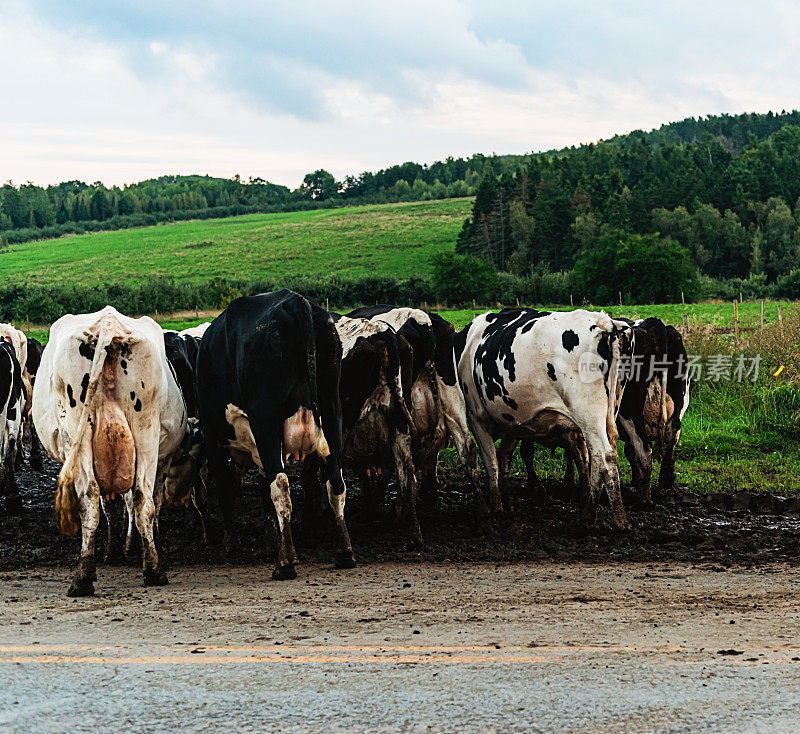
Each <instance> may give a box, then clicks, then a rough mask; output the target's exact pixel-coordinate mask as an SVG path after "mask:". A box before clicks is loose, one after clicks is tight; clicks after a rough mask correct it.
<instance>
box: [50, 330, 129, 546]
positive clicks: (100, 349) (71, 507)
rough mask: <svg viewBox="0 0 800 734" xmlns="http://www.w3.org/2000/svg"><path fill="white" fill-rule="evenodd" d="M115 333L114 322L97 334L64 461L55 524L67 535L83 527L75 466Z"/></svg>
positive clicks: (57, 497) (59, 480)
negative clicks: (77, 419) (84, 394)
mask: <svg viewBox="0 0 800 734" xmlns="http://www.w3.org/2000/svg"><path fill="white" fill-rule="evenodd" d="M114 336H115V329H114V328H113V327H112V326H111V325H106V324H104V325H103V327H102V328H101V330H100V335H99V336H98V337H97V344H96V346H95V350H94V357H93V358H92V367H91V369H90V370H89V383H88V385H87V387H86V400H85V402H84V404H83V410H82V411H81V417H80V419H79V421H78V429H77V431H76V432H75V436H74V440H73V442H72V446H71V447H70V450H69V453H68V454H67V458H66V460H65V461H64V466H62V467H61V471H60V472H59V475H58V486H57V487H56V502H55V523H56V526H57V527H58V529H59V531H60V532H61V533H62V534H63V535H74V534H75V533H77V532H78V530H80V511H79V506H78V494H77V492H76V491H75V465H76V463H77V461H78V456H79V454H80V449H81V444H83V442H84V437H85V435H86V430H87V428H88V427H89V419H90V417H91V415H92V410H93V407H94V397H95V394H96V393H97V386H98V383H99V381H100V374H101V372H102V370H103V365H104V364H105V361H106V358H107V356H108V352H107V349H106V348H107V347H108V346H109V345H110V344H111V341H112V339H113V338H114Z"/></svg>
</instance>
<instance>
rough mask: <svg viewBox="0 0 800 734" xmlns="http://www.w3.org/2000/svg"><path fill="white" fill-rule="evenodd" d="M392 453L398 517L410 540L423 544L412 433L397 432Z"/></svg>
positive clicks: (416, 544)
mask: <svg viewBox="0 0 800 734" xmlns="http://www.w3.org/2000/svg"><path fill="white" fill-rule="evenodd" d="M392 455H393V456H394V464H395V468H396V470H397V483H398V490H397V505H396V511H397V519H398V521H399V522H400V523H401V525H402V526H403V527H404V528H405V530H406V532H407V534H408V538H409V542H410V543H411V544H412V545H413V546H421V545H422V544H423V541H422V529H421V528H420V526H419V518H418V517H417V476H416V473H415V472H414V462H413V460H412V458H411V435H410V434H408V433H397V434H396V435H395V437H394V440H393V441H392Z"/></svg>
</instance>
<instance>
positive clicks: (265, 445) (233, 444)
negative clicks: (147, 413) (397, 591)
mask: <svg viewBox="0 0 800 734" xmlns="http://www.w3.org/2000/svg"><path fill="white" fill-rule="evenodd" d="M341 359H342V345H341V342H340V340H339V336H338V334H337V332H336V328H335V326H334V324H333V320H332V319H331V317H330V316H329V315H328V313H327V312H326V311H324V310H323V309H321V308H320V307H319V306H317V305H316V304H313V303H311V302H310V301H307V300H306V299H305V298H303V297H302V296H300V295H298V294H297V293H294V292H292V291H289V290H282V291H276V292H274V293H263V294H261V295H257V296H244V297H242V298H237V299H236V300H235V301H233V302H232V303H231V304H230V305H229V306H228V308H227V309H225V311H223V312H222V313H221V314H220V315H219V316H218V317H217V318H216V319H215V320H214V321H213V322H212V323H211V326H209V327H208V329H207V331H206V332H205V334H204V335H203V339H202V341H201V342H200V351H199V353H198V357H197V378H196V384H197V399H198V407H199V409H200V423H201V425H202V427H203V434H204V441H205V451H206V459H207V461H208V468H209V476H210V478H211V480H212V484H213V486H214V487H215V488H216V490H217V493H218V499H219V505H220V509H221V511H222V515H223V521H224V524H225V532H226V537H227V539H228V542H230V541H231V539H232V537H233V533H234V529H233V500H234V497H233V478H232V476H231V472H230V469H229V466H228V460H229V459H233V460H234V461H235V462H236V463H237V464H239V465H240V466H243V467H249V466H252V465H255V466H256V467H258V469H259V470H260V471H261V473H262V475H263V476H264V477H265V478H266V481H267V485H268V486H269V491H270V497H271V499H272V503H273V505H274V507H275V512H276V515H277V523H278V533H279V549H278V562H277V564H276V566H275V569H274V571H273V574H272V576H273V578H274V579H290V578H295V576H296V575H297V574H296V572H295V568H294V566H295V564H296V563H297V554H296V552H295V549H294V543H293V541H292V528H291V516H292V499H291V495H290V493H289V478H288V477H287V475H286V472H285V470H284V458H285V457H287V456H289V455H291V454H294V455H296V457H298V458H302V457H304V456H305V455H307V454H314V453H316V454H318V455H319V457H320V458H321V459H322V460H323V463H324V469H323V474H324V480H325V485H326V490H327V495H328V501H329V503H330V506H331V508H332V509H333V511H334V515H335V520H336V528H337V533H338V548H337V553H336V558H335V563H336V566H337V567H339V568H351V567H353V566H354V565H355V560H354V558H353V551H352V546H351V544H350V537H349V535H348V532H347V526H346V524H345V520H344V504H345V484H344V479H343V478H342V470H341V466H340V455H341V450H342V410H341V403H340V401H339V375H340V369H341Z"/></svg>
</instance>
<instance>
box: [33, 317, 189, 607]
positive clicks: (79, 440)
mask: <svg viewBox="0 0 800 734" xmlns="http://www.w3.org/2000/svg"><path fill="white" fill-rule="evenodd" d="M33 393H34V394H33V422H34V424H35V427H36V431H37V432H38V434H39V438H40V439H41V441H42V444H43V446H44V447H45V449H46V450H47V453H48V454H49V455H50V457H51V458H52V459H54V460H55V461H58V462H60V463H61V464H63V466H62V468H61V472H60V473H59V476H58V488H57V490H56V502H55V519H56V523H57V525H58V527H59V529H60V530H61V532H62V533H65V534H70V535H71V534H73V533H75V532H77V531H78V530H81V532H82V544H81V555H80V562H79V565H78V570H77V573H76V574H75V578H74V579H73V582H72V585H71V586H70V589H69V592H68V594H69V595H70V596H86V595H90V594H93V593H94V584H93V582H94V581H95V580H96V576H97V575H96V562H95V533H96V530H97V525H98V522H99V519H100V497H101V495H102V496H103V498H104V499H105V500H106V501H113V500H114V499H115V498H116V497H117V496H119V495H122V496H123V497H124V500H125V506H126V508H127V511H128V515H129V517H132V518H134V520H135V522H136V527H137V529H138V531H139V536H140V537H141V540H142V559H143V575H144V583H145V585H146V586H153V585H162V584H166V583H167V577H166V574H165V573H164V570H163V568H162V566H161V564H160V563H159V558H158V552H157V551H156V545H155V540H154V535H153V529H154V523H155V521H156V504H155V493H156V488H157V487H158V486H160V484H161V481H162V478H163V475H164V472H165V470H166V468H167V467H168V466H169V463H170V461H171V459H172V456H173V454H174V453H175V451H177V449H178V447H179V446H180V445H181V442H182V441H183V440H184V437H185V435H186V426H187V419H186V409H185V407H184V403H183V398H182V396H181V393H180V389H179V387H178V384H177V382H176V381H175V378H174V377H173V373H172V370H170V368H169V365H168V363H167V359H166V355H165V353H164V336H163V331H162V329H161V327H160V326H159V325H158V324H157V323H156V322H155V321H153V320H152V319H150V318H148V317H146V316H143V317H142V318H139V319H133V318H130V317H128V316H124V315H123V314H121V313H119V312H118V311H117V310H116V309H114V308H112V307H111V306H106V307H105V308H104V309H102V310H101V311H98V312H96V313H91V314H81V315H77V316H75V315H72V314H69V315H67V316H62V317H61V318H60V319H59V320H58V321H56V322H55V323H54V324H53V325H52V326H51V327H50V340H49V342H48V344H47V346H46V347H45V350H44V353H43V355H42V362H41V365H40V367H39V372H38V374H37V377H36V382H35V384H34V388H33Z"/></svg>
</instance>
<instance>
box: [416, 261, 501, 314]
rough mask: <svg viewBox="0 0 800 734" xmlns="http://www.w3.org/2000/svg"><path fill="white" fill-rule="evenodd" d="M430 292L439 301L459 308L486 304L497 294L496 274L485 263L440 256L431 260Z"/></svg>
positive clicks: (497, 281) (489, 265)
mask: <svg viewBox="0 0 800 734" xmlns="http://www.w3.org/2000/svg"><path fill="white" fill-rule="evenodd" d="M431 264H432V265H433V278H432V281H433V289H434V291H435V293H436V295H437V297H438V298H439V299H441V300H442V301H446V302H447V303H454V304H462V303H467V302H468V301H471V300H473V299H475V300H476V301H481V302H486V301H488V300H490V299H491V298H492V297H493V296H496V295H497V294H498V292H499V279H498V275H497V270H496V269H495V267H494V265H493V264H492V263H490V262H489V261H488V260H482V259H480V258H477V257H475V256H473V255H459V254H458V253H455V252H440V253H437V254H436V255H434V256H433V258H432V259H431Z"/></svg>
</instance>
